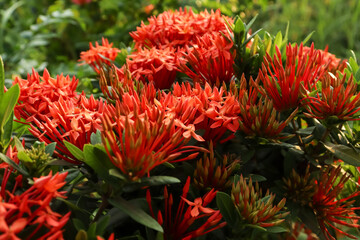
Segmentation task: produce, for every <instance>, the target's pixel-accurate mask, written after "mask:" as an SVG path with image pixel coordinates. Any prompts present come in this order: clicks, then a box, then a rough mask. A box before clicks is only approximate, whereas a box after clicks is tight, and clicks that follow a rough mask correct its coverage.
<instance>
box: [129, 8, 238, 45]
mask: <svg viewBox="0 0 360 240" xmlns="http://www.w3.org/2000/svg"><path fill="white" fill-rule="evenodd" d="M224 19H227V21H229V22H230V23H232V22H233V20H232V19H231V18H228V17H225V16H222V15H221V13H220V10H217V11H215V12H213V11H211V12H210V13H209V12H207V11H204V12H200V13H199V14H195V13H193V11H192V10H191V8H190V9H189V10H186V9H185V10H182V9H181V8H180V10H175V11H172V10H169V11H166V12H163V13H161V14H159V15H158V16H156V17H155V16H152V17H150V18H149V19H148V21H149V24H148V25H146V24H145V23H143V22H142V23H141V26H140V27H137V29H136V31H135V32H131V33H130V36H131V37H132V38H133V39H134V41H135V48H136V49H140V48H142V47H145V46H146V47H149V48H152V47H157V48H163V47H168V46H172V47H175V48H177V47H184V46H185V45H187V44H190V43H191V42H192V41H193V40H194V39H195V38H196V37H199V36H202V35H204V34H205V33H212V32H223V33H227V30H226V24H225V20H224Z"/></svg>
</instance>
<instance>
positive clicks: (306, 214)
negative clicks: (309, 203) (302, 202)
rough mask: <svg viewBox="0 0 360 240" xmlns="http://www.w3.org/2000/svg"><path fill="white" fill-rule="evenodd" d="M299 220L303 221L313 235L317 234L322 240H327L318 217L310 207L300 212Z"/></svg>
mask: <svg viewBox="0 0 360 240" xmlns="http://www.w3.org/2000/svg"><path fill="white" fill-rule="evenodd" d="M298 216H299V218H300V219H301V221H302V222H303V223H304V224H305V225H306V226H307V227H308V228H310V229H311V231H312V232H313V233H315V234H316V235H317V236H318V237H319V238H320V239H321V240H325V239H326V238H325V236H324V234H323V232H322V231H321V228H320V226H319V223H318V221H317V217H316V215H315V213H314V212H313V210H312V209H311V208H309V207H302V209H301V211H299V215H298Z"/></svg>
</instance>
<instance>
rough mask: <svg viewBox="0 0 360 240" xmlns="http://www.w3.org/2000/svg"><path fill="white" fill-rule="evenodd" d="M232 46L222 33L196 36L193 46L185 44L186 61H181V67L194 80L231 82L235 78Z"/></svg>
mask: <svg viewBox="0 0 360 240" xmlns="http://www.w3.org/2000/svg"><path fill="white" fill-rule="evenodd" d="M232 46H233V43H232V42H231V41H229V40H228V39H227V38H225V37H224V36H223V35H222V34H220V33H217V32H214V33H209V34H205V35H203V36H201V37H199V38H196V39H195V40H194V43H193V45H192V46H188V45H187V46H185V51H184V52H183V56H184V58H185V60H186V61H181V62H182V63H181V64H180V66H179V67H180V69H181V71H182V72H183V73H185V74H186V75H188V76H189V77H190V78H191V79H192V80H193V81H194V82H200V83H202V84H205V83H210V84H211V85H214V84H216V85H217V86H219V85H220V83H222V82H225V83H230V81H231V80H233V79H234V69H233V64H234V58H235V52H234V51H231V48H232ZM186 63H188V65H189V67H188V66H187V65H186Z"/></svg>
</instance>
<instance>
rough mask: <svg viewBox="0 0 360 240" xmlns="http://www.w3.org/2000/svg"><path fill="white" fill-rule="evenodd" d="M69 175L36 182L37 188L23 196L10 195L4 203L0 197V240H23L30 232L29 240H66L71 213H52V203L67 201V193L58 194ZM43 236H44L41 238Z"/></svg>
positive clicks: (65, 173) (50, 177)
mask: <svg viewBox="0 0 360 240" xmlns="http://www.w3.org/2000/svg"><path fill="white" fill-rule="evenodd" d="M66 176H67V172H64V173H56V174H55V175H52V173H51V172H50V173H49V175H47V176H43V177H40V178H34V184H33V185H32V186H31V187H30V188H29V189H27V190H26V191H25V192H23V193H22V194H20V195H14V194H12V193H10V192H7V193H8V196H9V199H7V200H6V201H5V199H4V198H2V197H1V196H0V233H2V234H1V236H0V239H20V238H19V237H18V236H19V235H20V234H21V233H22V232H23V231H24V232H27V235H26V239H33V237H34V236H35V234H36V235H37V239H63V235H62V232H63V227H64V226H65V224H66V223H67V221H68V220H69V217H70V212H69V213H67V214H65V215H64V216H62V215H61V214H59V213H56V212H53V211H52V210H51V207H50V204H51V201H52V200H53V199H54V198H56V197H60V198H65V192H59V191H58V190H59V189H60V188H61V187H63V186H64V184H65V183H66V182H65V178H66ZM39 234H42V235H39Z"/></svg>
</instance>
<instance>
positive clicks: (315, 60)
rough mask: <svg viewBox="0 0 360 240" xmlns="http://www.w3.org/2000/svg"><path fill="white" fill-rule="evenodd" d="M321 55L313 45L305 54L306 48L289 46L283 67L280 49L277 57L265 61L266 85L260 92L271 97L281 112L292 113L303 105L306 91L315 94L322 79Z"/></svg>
mask: <svg viewBox="0 0 360 240" xmlns="http://www.w3.org/2000/svg"><path fill="white" fill-rule="evenodd" d="M319 63H322V61H321V54H320V53H319V52H318V51H317V50H315V49H314V46H313V45H312V46H311V49H310V51H304V48H303V45H302V44H301V45H300V47H298V46H297V45H295V46H294V47H292V46H291V44H289V45H288V46H287V47H286V64H285V66H283V63H282V56H281V53H280V50H279V49H278V48H276V55H274V58H271V57H270V56H269V55H267V56H266V57H265V58H264V62H263V64H262V68H261V70H260V71H259V78H260V79H261V82H262V83H263V85H264V89H265V90H262V91H260V92H261V93H262V94H263V95H264V96H265V95H267V96H268V97H269V98H270V99H271V100H272V102H273V106H274V108H275V109H276V110H278V111H285V110H292V109H295V108H297V107H299V106H300V102H301V99H302V98H303V96H304V94H305V93H304V92H306V91H310V92H311V91H312V90H313V88H314V86H315V84H316V82H317V81H318V80H319V79H320V78H321V77H322V75H323V72H324V69H322V65H321V64H319Z"/></svg>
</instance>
